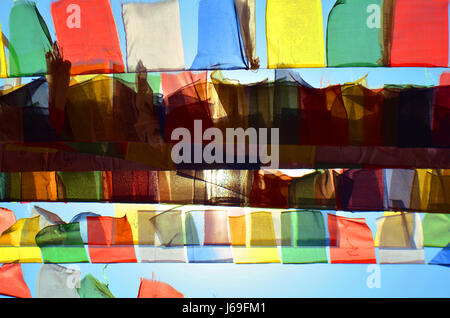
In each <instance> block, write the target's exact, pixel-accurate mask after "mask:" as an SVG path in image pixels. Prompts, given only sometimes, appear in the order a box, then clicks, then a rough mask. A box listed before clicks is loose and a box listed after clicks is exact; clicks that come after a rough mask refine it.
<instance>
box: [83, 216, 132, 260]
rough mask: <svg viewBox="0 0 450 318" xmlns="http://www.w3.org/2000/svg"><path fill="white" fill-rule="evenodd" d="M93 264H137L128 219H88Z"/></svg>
mask: <svg viewBox="0 0 450 318" xmlns="http://www.w3.org/2000/svg"><path fill="white" fill-rule="evenodd" d="M87 227H88V244H89V255H90V257H91V262H92V263H136V262H137V260H136V254H135V250H134V245H133V243H134V242H133V233H132V231H131V226H130V224H129V223H128V220H127V217H126V216H124V217H122V218H114V217H109V216H100V217H92V216H88V217H87Z"/></svg>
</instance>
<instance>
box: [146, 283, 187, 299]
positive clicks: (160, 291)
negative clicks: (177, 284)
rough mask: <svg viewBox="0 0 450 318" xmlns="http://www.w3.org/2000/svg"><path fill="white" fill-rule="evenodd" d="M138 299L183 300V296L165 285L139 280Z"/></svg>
mask: <svg viewBox="0 0 450 318" xmlns="http://www.w3.org/2000/svg"><path fill="white" fill-rule="evenodd" d="M138 298H184V295H183V294H182V293H180V292H179V291H178V290H176V289H175V288H173V287H172V286H170V285H169V284H167V283H164V282H159V281H155V280H149V279H146V278H141V285H140V286H139V293H138Z"/></svg>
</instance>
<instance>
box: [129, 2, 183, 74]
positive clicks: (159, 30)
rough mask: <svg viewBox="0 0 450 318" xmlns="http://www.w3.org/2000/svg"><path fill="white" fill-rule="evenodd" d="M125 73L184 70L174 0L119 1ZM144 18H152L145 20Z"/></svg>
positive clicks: (178, 11) (179, 30) (181, 40)
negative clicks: (122, 28)
mask: <svg viewBox="0 0 450 318" xmlns="http://www.w3.org/2000/svg"><path fill="white" fill-rule="evenodd" d="M122 7H123V21H124V26H125V34H126V40H127V68H128V72H136V71H137V70H138V65H139V63H142V66H143V67H144V68H145V69H146V70H148V71H163V70H165V71H167V70H181V69H184V67H185V65H184V51H183V39H182V34H181V22H180V8H179V3H178V0H166V1H160V2H155V3H125V4H123V6H122ZM148 17H152V18H151V19H149V18H148Z"/></svg>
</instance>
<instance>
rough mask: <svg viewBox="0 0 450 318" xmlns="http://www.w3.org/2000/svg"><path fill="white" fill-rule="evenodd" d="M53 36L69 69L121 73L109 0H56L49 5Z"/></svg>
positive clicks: (118, 46)
mask: <svg viewBox="0 0 450 318" xmlns="http://www.w3.org/2000/svg"><path fill="white" fill-rule="evenodd" d="M51 12H52V17H53V23H54V25H55V30H56V37H57V39H58V43H59V45H60V47H61V48H62V51H63V54H64V59H66V60H68V61H70V62H71V63H72V68H71V73H72V75H75V74H103V73H123V72H124V71H125V67H124V64H123V58H122V52H121V49H120V43H119V36H118V33H117V27H116V23H115V21H114V16H113V13H112V9H111V5H110V2H109V1H108V0H99V1H88V0H75V1H74V0H59V1H57V2H53V3H52V5H51Z"/></svg>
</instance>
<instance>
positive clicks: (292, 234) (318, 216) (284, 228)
mask: <svg viewBox="0 0 450 318" xmlns="http://www.w3.org/2000/svg"><path fill="white" fill-rule="evenodd" d="M326 246H327V242H326V234H325V223H324V220H323V216H322V213H321V212H316V211H295V212H282V213H281V259H282V262H283V263H284V264H304V263H327V262H328V258H327V251H326Z"/></svg>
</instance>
